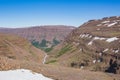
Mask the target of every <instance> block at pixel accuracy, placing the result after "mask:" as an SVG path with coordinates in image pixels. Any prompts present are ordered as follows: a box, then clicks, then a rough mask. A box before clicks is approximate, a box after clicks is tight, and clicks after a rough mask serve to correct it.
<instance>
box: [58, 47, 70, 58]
mask: <svg viewBox="0 0 120 80" xmlns="http://www.w3.org/2000/svg"><path fill="white" fill-rule="evenodd" d="M71 47H72V46H70V45H66V46H65V47H63V48H62V49H61V50H60V51H59V52H58V54H57V56H56V57H59V56H61V55H63V54H65V53H66V52H67V51H69V50H71Z"/></svg>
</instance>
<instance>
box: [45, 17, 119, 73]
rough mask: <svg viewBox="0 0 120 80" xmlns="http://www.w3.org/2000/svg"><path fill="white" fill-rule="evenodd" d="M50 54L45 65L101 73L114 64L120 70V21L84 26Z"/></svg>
mask: <svg viewBox="0 0 120 80" xmlns="http://www.w3.org/2000/svg"><path fill="white" fill-rule="evenodd" d="M50 53H51V54H50V55H49V59H48V62H47V63H56V64H60V65H64V66H71V67H81V68H82V67H83V66H86V68H87V69H90V70H100V71H101V70H102V71H104V70H106V68H108V69H109V68H111V65H114V64H113V62H115V61H116V62H117V63H116V64H117V67H120V17H118V16H113V17H106V18H103V19H99V20H90V21H88V22H86V23H84V24H83V25H81V26H80V27H79V28H77V29H75V30H73V31H72V32H71V33H70V34H69V35H68V36H67V37H66V39H65V41H64V42H63V43H62V44H60V45H58V46H57V47H56V48H54V50H52V51H51V52H50ZM110 59H111V60H113V61H112V63H111V65H110V64H109V62H110ZM53 61H54V62H53ZM117 71H120V70H119V69H118V70H117ZM116 73H117V72H116Z"/></svg>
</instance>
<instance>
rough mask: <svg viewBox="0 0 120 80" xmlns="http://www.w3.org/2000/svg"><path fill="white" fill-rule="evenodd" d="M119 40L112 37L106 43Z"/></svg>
mask: <svg viewBox="0 0 120 80" xmlns="http://www.w3.org/2000/svg"><path fill="white" fill-rule="evenodd" d="M118 39H119V38H117V37H112V38H108V39H107V40H106V41H107V42H113V41H115V40H118Z"/></svg>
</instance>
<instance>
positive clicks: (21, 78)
mask: <svg viewBox="0 0 120 80" xmlns="http://www.w3.org/2000/svg"><path fill="white" fill-rule="evenodd" d="M0 80H53V79H50V78H47V77H45V76H43V75H42V74H38V73H34V72H32V71H30V70H26V69H17V70H9V71H0Z"/></svg>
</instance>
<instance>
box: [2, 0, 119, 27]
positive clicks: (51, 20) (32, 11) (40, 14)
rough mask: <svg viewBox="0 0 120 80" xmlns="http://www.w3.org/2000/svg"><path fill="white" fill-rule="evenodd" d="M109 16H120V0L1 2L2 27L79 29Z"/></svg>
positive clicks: (28, 0) (9, 0) (13, 0)
mask: <svg viewBox="0 0 120 80" xmlns="http://www.w3.org/2000/svg"><path fill="white" fill-rule="evenodd" d="M109 16H120V0H0V27H9V28H18V27H29V26H40V25H68V26H69V25H71V26H76V27H78V26H80V25H82V24H83V23H85V22H87V21H88V20H91V19H101V18H103V17H109Z"/></svg>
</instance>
